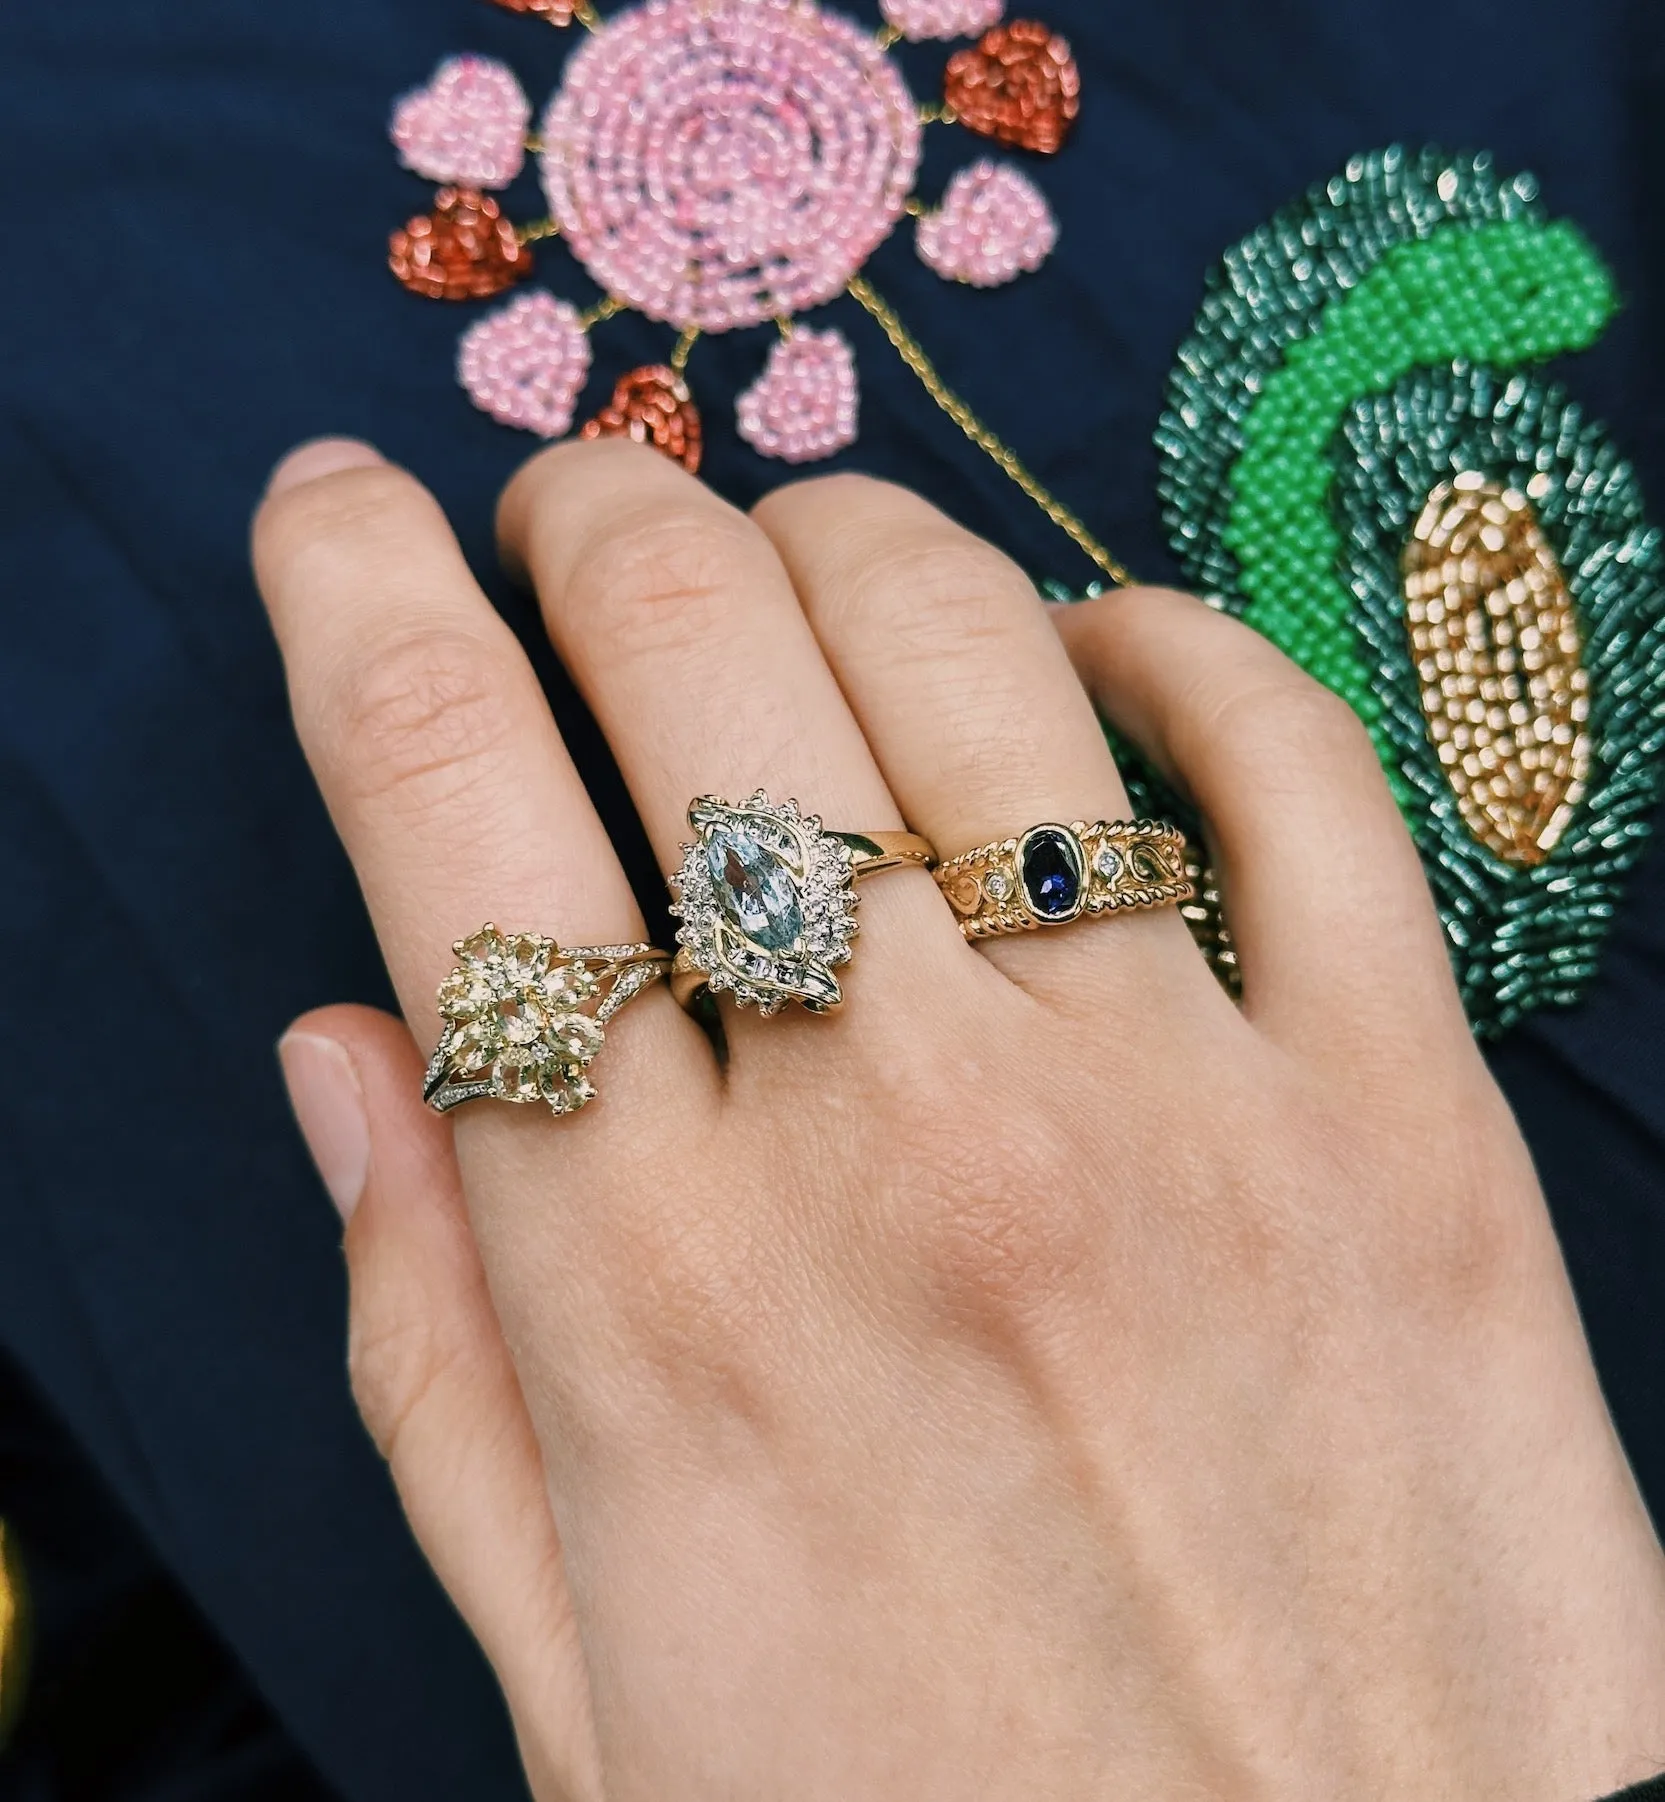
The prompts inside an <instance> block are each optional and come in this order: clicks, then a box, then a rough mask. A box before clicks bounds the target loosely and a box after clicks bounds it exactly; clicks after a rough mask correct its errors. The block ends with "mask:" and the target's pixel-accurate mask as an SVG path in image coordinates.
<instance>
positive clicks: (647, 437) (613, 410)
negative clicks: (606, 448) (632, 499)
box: [582, 363, 704, 475]
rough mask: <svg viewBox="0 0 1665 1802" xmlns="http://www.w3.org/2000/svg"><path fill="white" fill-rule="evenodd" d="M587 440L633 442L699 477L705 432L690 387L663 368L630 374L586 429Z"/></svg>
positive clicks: (649, 367)
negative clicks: (625, 440) (648, 448)
mask: <svg viewBox="0 0 1665 1802" xmlns="http://www.w3.org/2000/svg"><path fill="white" fill-rule="evenodd" d="M582 436H584V437H585V438H634V439H635V440H636V442H637V443H638V444H651V445H652V446H653V448H654V449H655V450H658V451H663V452H664V453H665V455H666V456H667V457H671V458H674V459H675V461H677V462H678V463H680V464H681V465H682V467H683V468H684V469H686V470H687V471H688V473H689V474H690V475H695V474H697V473H698V471H699V466H700V452H701V450H702V448H703V444H704V430H703V428H702V426H701V425H700V414H699V408H698V407H696V406H695V405H694V398H693V396H692V395H691V394H690V393H689V392H688V384H687V383H686V382H685V381H683V379H682V377H681V376H679V375H678V374H677V373H676V371H675V370H674V369H671V368H668V367H667V366H666V365H665V364H663V363H649V364H646V365H644V366H643V367H642V368H640V369H632V370H631V372H630V373H629V375H627V376H624V377H622V378H621V380H620V382H619V385H618V386H617V387H616V388H615V389H614V390H613V398H612V400H611V401H609V402H608V404H607V405H606V406H605V407H603V408H602V409H601V411H600V412H599V413H598V414H596V416H595V418H594V419H592V420H590V422H589V423H588V424H587V425H586V426H585V427H584V430H583V433H582Z"/></svg>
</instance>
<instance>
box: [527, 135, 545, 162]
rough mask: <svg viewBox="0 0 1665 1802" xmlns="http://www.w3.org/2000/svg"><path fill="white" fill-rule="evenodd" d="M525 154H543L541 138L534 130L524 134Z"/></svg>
mask: <svg viewBox="0 0 1665 1802" xmlns="http://www.w3.org/2000/svg"><path fill="white" fill-rule="evenodd" d="M526 154H527V155H528V156H542V155H543V139H542V138H540V137H539V136H538V134H537V133H536V132H535V131H529V132H527V134H526Z"/></svg>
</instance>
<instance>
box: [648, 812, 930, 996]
mask: <svg viewBox="0 0 1665 1802" xmlns="http://www.w3.org/2000/svg"><path fill="white" fill-rule="evenodd" d="M688 824H689V825H690V826H691V827H692V828H693V830H694V833H695V837H694V840H693V842H692V843H691V844H686V845H684V846H683V847H682V867H681V868H680V869H679V870H678V872H677V874H676V875H675V876H674V877H672V879H671V895H672V902H671V912H672V913H674V914H676V915H677V916H678V918H679V919H680V920H681V922H682V923H681V925H680V926H679V927H678V929H677V935H676V938H677V944H678V946H679V947H680V949H679V950H678V951H677V954H676V963H675V965H674V967H673V969H672V972H671V993H672V994H673V995H675V996H676V998H677V1000H678V1001H680V1002H681V1003H682V1005H683V1006H684V1007H692V1006H694V1005H695V1004H696V1003H697V1002H698V1001H699V999H700V997H701V996H702V995H704V994H706V993H711V994H716V993H719V992H722V991H725V990H726V991H727V992H728V993H729V994H731V995H733V997H734V999H735V1001H736V1002H737V1003H738V1004H739V1005H740V1006H742V1007H756V1008H760V1009H761V1010H762V1011H763V1012H764V1013H765V1014H774V1013H779V1011H780V1010H781V1009H782V1008H783V1007H784V1006H785V1005H786V1004H787V1002H789V1001H796V1002H798V1003H800V1004H801V1005H802V1006H804V1007H806V1008H808V1009H809V1011H810V1012H811V1013H815V1014H827V1013H831V1012H832V1011H833V1009H834V1008H836V1007H838V1006H840V1005H841V1004H842V1002H843V1000H844V991H843V989H842V988H841V987H840V986H839V981H838V978H837V976H836V975H835V974H834V971H835V970H836V969H837V968H838V967H839V966H840V965H841V964H846V963H848V962H849V961H850V955H851V953H850V941H851V939H853V938H854V937H855V935H856V900H857V897H856V884H857V883H858V882H860V881H862V880H863V879H865V878H866V877H868V876H876V875H878V874H879V873H880V872H881V871H882V870H897V869H907V868H910V867H912V868H919V869H929V868H930V867H931V865H932V864H933V863H934V862H935V861H936V852H935V851H934V850H933V849H932V847H931V845H930V843H929V841H928V840H926V839H922V838H920V837H919V836H918V835H917V834H916V833H912V832H833V831H830V830H828V829H827V828H825V827H823V826H822V824H821V822H820V820H819V819H817V818H816V817H815V815H813V814H806V813H804V812H803V810H802V809H801V808H800V807H799V806H798V804H797V802H796V801H784V802H781V803H780V804H779V805H778V806H777V805H776V804H775V803H774V802H772V801H771V800H770V799H769V797H768V795H767V794H765V793H764V792H763V790H762V789H759V790H758V792H757V793H756V794H754V795H753V796H752V798H751V799H750V800H749V801H747V802H746V804H745V805H744V806H742V807H736V806H732V805H731V804H730V803H729V802H727V801H721V800H719V799H718V798H717V797H716V796H715V795H702V796H700V797H699V798H698V799H697V800H695V801H693V802H692V803H691V804H690V805H689V808H688Z"/></svg>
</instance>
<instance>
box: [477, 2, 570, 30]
mask: <svg viewBox="0 0 1665 1802" xmlns="http://www.w3.org/2000/svg"><path fill="white" fill-rule="evenodd" d="M497 4H498V5H499V6H501V7H502V8H503V10H504V11H505V12H511V13H536V14H537V16H538V17H539V18H540V19H547V20H548V21H549V22H550V24H551V25H570V24H571V23H572V16H573V14H574V13H575V12H577V10H578V0H497Z"/></svg>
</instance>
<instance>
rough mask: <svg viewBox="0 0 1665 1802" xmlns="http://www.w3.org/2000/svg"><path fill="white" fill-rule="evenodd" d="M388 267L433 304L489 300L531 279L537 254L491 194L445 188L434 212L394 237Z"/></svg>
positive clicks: (413, 221)
mask: <svg viewBox="0 0 1665 1802" xmlns="http://www.w3.org/2000/svg"><path fill="white" fill-rule="evenodd" d="M387 266H388V268H389V269H391V270H392V271H393V273H394V274H395V275H396V276H397V277H398V278H399V280H400V281H401V282H403V283H404V285H405V286H406V287H407V288H409V289H410V291H411V293H413V294H422V295H426V296H427V298H428V299H429V300H484V299H486V298H487V297H488V296H489V295H492V294H501V293H502V292H503V290H504V289H505V288H512V287H513V286H514V285H515V283H516V282H518V281H521V280H523V279H524V278H525V277H526V276H528V275H530V274H531V273H532V253H531V251H529V250H528V249H527V248H526V246H525V245H524V244H522V243H521V242H520V241H519V240H518V239H517V238H516V237H515V228H514V227H513V226H512V225H511V224H510V223H509V221H508V220H507V219H505V218H504V217H503V214H502V210H501V209H500V208H499V206H498V204H497V202H496V201H495V200H493V199H492V198H491V196H490V195H489V194H482V193H481V192H480V190H479V189H478V188H441V189H440V191H439V192H438V194H436V195H435V196H434V210H433V211H432V212H431V213H419V214H417V216H416V217H415V218H414V219H411V220H409V221H408V222H407V223H406V225H405V227H404V229H403V230H402V231H396V232H394V234H393V235H392V237H391V238H389V240H388V248H387Z"/></svg>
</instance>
